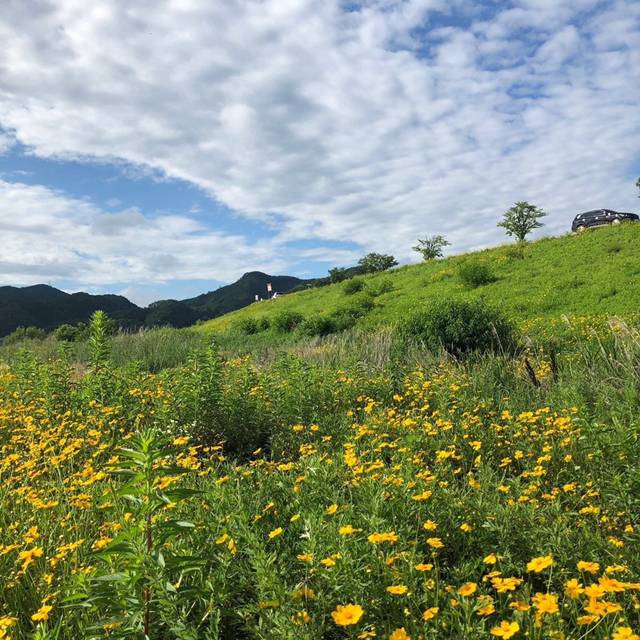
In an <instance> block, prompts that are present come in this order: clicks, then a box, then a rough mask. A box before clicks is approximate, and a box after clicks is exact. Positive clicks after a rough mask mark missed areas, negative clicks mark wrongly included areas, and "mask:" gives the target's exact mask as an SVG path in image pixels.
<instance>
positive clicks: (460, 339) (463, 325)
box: [397, 300, 516, 357]
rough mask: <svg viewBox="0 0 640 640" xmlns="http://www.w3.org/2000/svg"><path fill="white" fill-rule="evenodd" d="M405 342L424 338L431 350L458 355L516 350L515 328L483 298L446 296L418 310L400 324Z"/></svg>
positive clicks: (399, 333) (423, 341)
mask: <svg viewBox="0 0 640 640" xmlns="http://www.w3.org/2000/svg"><path fill="white" fill-rule="evenodd" d="M397 337H398V338H399V339H400V342H401V343H404V344H406V343H407V342H409V341H411V340H414V341H418V342H422V343H423V344H424V345H426V346H427V347H428V348H429V349H430V350H431V351H434V352H437V351H438V350H440V349H444V350H445V351H446V352H447V353H450V354H452V355H454V356H456V357H461V356H464V355H467V354H469V353H472V352H483V353H484V352H500V351H506V352H509V351H512V350H513V348H514V347H515V344H516V333H515V328H514V327H513V325H512V324H511V322H509V320H507V318H506V317H505V316H504V315H503V314H502V313H501V312H500V311H498V310H497V309H494V308H492V307H489V306H487V305H486V304H485V303H483V302H482V301H473V302H469V301H465V300H444V301H441V302H437V303H435V304H433V305H432V306H430V307H429V308H427V309H424V310H421V311H418V312H416V313H414V314H413V315H411V316H410V317H408V318H407V319H405V320H404V321H402V322H401V323H400V324H399V325H398V329H397Z"/></svg>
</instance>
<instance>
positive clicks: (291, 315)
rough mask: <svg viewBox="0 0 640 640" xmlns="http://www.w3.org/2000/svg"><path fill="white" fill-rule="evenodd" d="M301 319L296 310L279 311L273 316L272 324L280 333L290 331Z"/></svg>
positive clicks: (301, 316)
mask: <svg viewBox="0 0 640 640" xmlns="http://www.w3.org/2000/svg"><path fill="white" fill-rule="evenodd" d="M303 320H304V316H303V315H302V314H301V313H298V312H297V311H281V312H280V313H279V314H278V315H277V316H275V317H274V318H273V326H274V328H275V329H276V331H279V332H280V333H291V332H292V331H293V330H294V329H295V328H296V327H297V326H298V325H299V324H300V323H301V322H302V321H303Z"/></svg>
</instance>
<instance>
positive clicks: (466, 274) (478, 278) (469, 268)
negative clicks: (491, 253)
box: [458, 261, 496, 289]
mask: <svg viewBox="0 0 640 640" xmlns="http://www.w3.org/2000/svg"><path fill="white" fill-rule="evenodd" d="M458 275H459V276H460V280H462V282H463V284H465V285H466V286H467V287H469V288H471V289H477V288H478V287H481V286H482V285H485V284H490V283H491V282H495V280H496V277H495V276H494V275H493V273H492V272H491V269H490V268H489V267H488V266H487V265H486V264H484V263H482V262H472V261H469V262H464V263H463V264H461V265H460V267H459V268H458Z"/></svg>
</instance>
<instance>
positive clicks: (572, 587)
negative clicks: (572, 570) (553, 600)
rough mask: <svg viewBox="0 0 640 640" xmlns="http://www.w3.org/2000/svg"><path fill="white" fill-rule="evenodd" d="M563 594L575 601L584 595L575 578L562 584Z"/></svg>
mask: <svg viewBox="0 0 640 640" xmlns="http://www.w3.org/2000/svg"><path fill="white" fill-rule="evenodd" d="M564 592H565V594H566V596H567V598H571V599H572V600H575V599H576V598H578V597H579V596H580V594H581V593H584V587H583V586H582V585H581V584H580V583H579V582H578V581H577V580H576V579H575V578H572V579H571V580H567V581H566V582H565V583H564Z"/></svg>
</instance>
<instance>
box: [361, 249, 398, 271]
mask: <svg viewBox="0 0 640 640" xmlns="http://www.w3.org/2000/svg"><path fill="white" fill-rule="evenodd" d="M358 264H359V265H360V267H362V271H363V272H364V273H374V272H376V271H386V270H387V269H391V267H395V266H396V265H397V264H398V262H397V260H396V259H395V258H394V257H393V256H388V255H385V254H384V253H367V255H366V256H364V257H363V258H360V260H358Z"/></svg>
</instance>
